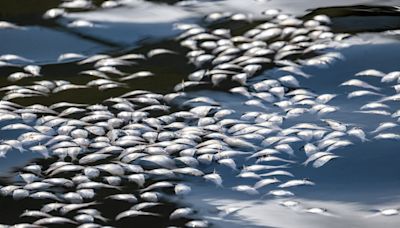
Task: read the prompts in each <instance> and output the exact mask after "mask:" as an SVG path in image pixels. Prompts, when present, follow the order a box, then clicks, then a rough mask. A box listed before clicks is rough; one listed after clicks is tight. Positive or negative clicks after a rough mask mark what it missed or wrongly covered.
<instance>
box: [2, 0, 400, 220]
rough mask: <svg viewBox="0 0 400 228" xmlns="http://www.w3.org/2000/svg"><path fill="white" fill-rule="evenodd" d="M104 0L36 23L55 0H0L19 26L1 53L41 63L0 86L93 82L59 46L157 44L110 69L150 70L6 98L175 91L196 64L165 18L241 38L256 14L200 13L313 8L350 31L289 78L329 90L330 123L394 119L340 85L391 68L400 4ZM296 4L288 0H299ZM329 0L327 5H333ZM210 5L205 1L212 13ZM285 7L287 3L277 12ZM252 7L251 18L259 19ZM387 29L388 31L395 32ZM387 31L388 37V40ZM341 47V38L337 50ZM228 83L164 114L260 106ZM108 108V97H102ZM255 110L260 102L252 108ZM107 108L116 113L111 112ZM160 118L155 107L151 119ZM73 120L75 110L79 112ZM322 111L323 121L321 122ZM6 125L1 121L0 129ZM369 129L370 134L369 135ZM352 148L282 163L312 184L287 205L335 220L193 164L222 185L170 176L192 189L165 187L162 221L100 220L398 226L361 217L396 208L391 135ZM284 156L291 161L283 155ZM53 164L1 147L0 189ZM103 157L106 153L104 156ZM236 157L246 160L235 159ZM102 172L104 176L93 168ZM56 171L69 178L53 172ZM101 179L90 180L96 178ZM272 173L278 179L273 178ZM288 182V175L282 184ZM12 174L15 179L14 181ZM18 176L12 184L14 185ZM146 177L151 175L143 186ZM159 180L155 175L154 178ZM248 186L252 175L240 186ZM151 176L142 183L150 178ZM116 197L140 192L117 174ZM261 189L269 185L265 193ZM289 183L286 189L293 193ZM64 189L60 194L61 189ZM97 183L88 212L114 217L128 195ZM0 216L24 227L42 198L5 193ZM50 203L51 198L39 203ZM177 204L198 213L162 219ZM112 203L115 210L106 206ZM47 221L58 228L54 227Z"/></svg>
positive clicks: (305, 14)
mask: <svg viewBox="0 0 400 228" xmlns="http://www.w3.org/2000/svg"><path fill="white" fill-rule="evenodd" d="M103 2H104V1H93V4H92V6H91V7H89V8H87V9H70V10H68V12H69V13H68V14H67V15H65V16H64V17H61V18H55V19H43V17H42V15H43V14H44V13H45V12H46V11H47V10H49V9H51V8H55V7H57V6H58V5H59V4H60V1H55V0H29V1H26V0H25V1H22V0H21V1H20V0H18V1H17V0H4V1H1V2H0V21H8V22H12V23H15V24H17V25H19V26H21V27H22V28H23V29H0V55H5V54H15V55H20V56H23V57H25V58H28V59H31V60H32V61H33V62H32V64H38V65H40V66H41V67H42V70H41V74H42V75H43V76H42V77H40V78H25V79H22V80H19V81H17V82H12V81H9V80H7V77H8V75H10V74H12V73H15V72H20V71H21V66H22V65H26V64H25V63H21V62H19V61H15V62H12V63H13V64H15V65H14V66H1V65H0V85H1V87H6V86H10V85H20V86H29V85H32V84H34V83H35V81H38V80H67V81H69V82H70V83H72V84H76V85H85V84H86V83H88V82H90V81H92V80H94V79H98V78H96V77H92V76H87V75H82V74H81V73H80V72H82V71H85V70H92V69H94V64H93V63H88V64H78V61H79V60H81V59H79V60H77V59H72V60H66V61H61V62H58V61H57V58H58V57H59V56H60V55H61V54H64V53H79V54H83V55H85V56H91V55H94V54H107V55H110V56H111V57H119V56H121V55H126V54H132V53H135V54H142V55H146V54H147V53H148V52H149V51H150V50H153V49H155V48H165V49H168V50H171V51H173V53H168V54H163V55H158V56H155V57H152V58H147V59H137V60H134V63H133V64H131V65H128V66H118V70H120V71H122V72H125V73H126V74H127V75H128V74H132V73H135V72H139V71H151V72H152V73H153V74H154V75H153V76H151V77H145V78H138V79H133V80H128V81H124V83H125V84H124V85H123V86H120V87H117V88H111V89H107V90H104V91H100V90H99V89H98V88H96V87H92V88H80V89H72V90H66V91H62V92H58V93H50V94H47V95H46V96H37V97H28V98H16V99H13V100H12V101H13V102H15V103H17V104H20V105H23V106H28V105H32V104H43V105H46V106H50V105H52V104H55V103H57V102H63V101H66V102H72V103H82V104H100V103H102V104H105V105H107V101H106V100H107V99H109V98H115V97H118V96H120V95H122V94H124V93H126V92H129V91H133V90H148V91H151V92H154V93H160V94H168V93H171V92H173V91H174V87H175V86H176V85H177V84H179V83H181V82H183V81H187V80H188V78H187V77H188V75H189V74H190V73H192V72H194V71H195V70H196V69H197V68H196V66H195V64H193V63H191V62H190V61H189V60H188V58H187V57H186V54H187V53H188V52H189V51H190V50H189V49H188V48H185V47H182V46H181V45H180V42H179V40H178V39H176V36H177V35H178V34H179V33H180V31H178V30H174V29H173V27H174V24H175V23H196V24H200V25H202V26H203V27H205V28H207V29H216V28H227V29H230V30H231V33H232V34H233V35H241V34H243V33H244V32H245V31H248V30H249V29H251V28H254V27H255V26H257V25H259V24H261V23H263V22H265V19H262V17H260V18H257V16H254V18H253V19H252V20H248V21H232V20H229V19H226V20H225V19H223V20H220V21H216V22H212V23H210V22H208V21H207V20H205V17H206V15H208V14H209V13H213V12H221V11H223V10H224V9H226V11H230V12H237V13H240V12H244V13H246V14H250V13H252V14H254V15H260V11H263V10H266V9H269V8H279V9H280V10H282V12H288V13H291V14H294V15H296V16H297V17H298V18H299V19H301V20H309V19H311V18H312V17H314V16H315V15H319V14H324V15H327V16H329V17H330V18H331V21H332V24H331V25H330V27H331V29H332V32H333V33H348V34H350V38H348V39H346V40H344V41H342V42H338V44H335V45H332V47H331V50H333V51H335V52H338V53H340V54H341V55H342V56H343V58H342V59H338V60H333V61H331V62H329V63H328V64H326V65H324V64H322V66H318V65H308V66H307V65H306V66H304V67H302V70H303V71H304V72H305V73H307V74H309V75H312V77H311V78H309V79H305V78H301V77H299V78H298V79H299V82H300V83H301V85H302V86H303V88H306V89H309V90H311V91H313V92H315V93H317V94H323V93H335V94H338V96H337V97H336V98H335V99H333V100H332V102H331V103H330V104H331V105H334V106H338V107H340V111H339V112H337V113H332V114H328V115H327V116H326V118H332V119H335V120H340V121H343V122H346V123H352V124H355V125H357V126H362V128H363V129H364V130H365V131H368V132H370V131H372V130H374V129H375V128H376V127H377V126H379V124H380V123H382V122H388V121H394V122H396V119H394V118H391V117H390V116H381V115H370V114H360V113H355V112H354V111H357V110H359V108H360V106H362V105H364V104H365V103H367V102H371V101H374V99H372V98H370V97H361V98H354V99H347V98H346V96H347V94H348V93H350V92H352V91H354V89H349V88H348V87H338V85H339V84H340V83H342V82H344V81H346V80H348V79H350V78H352V76H353V75H354V74H356V73H357V72H360V71H362V70H365V69H376V70H379V71H382V72H384V73H388V72H391V71H397V70H400V67H399V62H398V59H399V57H400V40H399V37H400V36H399V34H400V33H399V32H398V31H399V30H398V29H400V11H399V8H398V5H399V3H398V2H396V1H382V2H379V3H380V4H379V3H377V2H368V1H354V2H347V1H346V2H344V3H342V2H337V3H335V2H332V3H318V2H317V3H316V2H315V1H307V0H304V1H301V4H300V3H298V2H296V3H295V4H293V5H291V2H290V1H283V2H275V1H254V3H251V4H250V3H243V1H229V0H227V1H194V2H190V1H126V2H127V3H126V4H125V3H124V2H125V1H123V3H122V5H121V6H119V7H117V8H113V9H101V8H100V6H101V4H102V3H103ZM185 3H186V4H185ZM309 3H310V6H309V7H308V6H307V8H305V6H299V7H297V5H307V4H309ZM335 4H337V5H335ZM211 7H215V9H214V8H211ZM285 7H286V8H285ZM257 13H258V14H257ZM76 19H85V20H89V21H92V22H94V23H95V26H93V27H83V28H79V27H78V28H75V27H69V26H68V24H69V23H71V21H73V20H76ZM388 30H393V31H397V33H396V32H394V34H395V35H393V33H389V32H387V31H388ZM396 34H397V35H396ZM343 44H345V45H343ZM321 54H323V53H319V52H312V53H309V54H308V55H293V56H292V59H291V60H294V59H295V60H299V59H308V58H311V57H316V58H317V56H319V55H321ZM278 67H279V66H278V65H276V64H274V63H268V64H264V65H263V69H262V70H259V72H258V74H257V76H256V77H254V78H252V79H251V81H253V82H255V81H261V80H264V79H267V78H278V77H279V76H283V75H286V73H285V72H283V73H282V72H279V69H278ZM109 76H110V79H112V80H116V81H117V80H118V79H119V78H120V77H121V76H119V75H117V74H109ZM366 81H367V82H368V83H370V84H373V85H377V84H378V83H379V80H378V79H376V78H373V77H371V78H367V79H366ZM238 85H239V84H238V83H234V82H233V83H232V82H224V83H222V84H221V85H219V86H212V85H209V84H208V85H202V86H195V87H193V88H190V87H189V88H185V92H187V94H188V97H186V98H184V100H182V101H178V102H175V104H174V106H172V107H171V109H170V110H169V111H167V112H165V113H162V114H169V113H173V112H174V111H179V110H187V109H188V107H185V106H184V105H182V103H183V102H184V101H185V99H186V100H188V99H189V98H195V97H200V96H202V97H210V98H213V99H214V100H216V101H218V102H219V103H220V104H222V106H223V107H224V108H231V109H233V110H236V111H237V113H242V112H245V111H260V109H259V108H257V107H256V108H255V107H246V106H244V105H243V103H244V102H245V101H246V98H244V97H243V96H240V95H237V94H234V93H231V92H229V91H228V90H229V89H230V88H232V87H235V86H238ZM380 92H381V93H382V94H384V95H386V96H388V95H393V88H391V87H390V86H389V85H387V84H385V85H382V90H381V91H380ZM6 93H7V91H0V96H2V97H4V96H6ZM110 104H111V103H110ZM388 104H390V110H391V112H394V111H396V110H398V109H399V108H400V106H399V104H398V101H394V102H390V103H388ZM261 110H262V109H261ZM114 111H115V112H117V111H118V110H114ZM162 114H159V113H155V114H154V116H160V115H162ZM80 117H82V116H79V115H78V116H76V118H80ZM301 118H304V119H305V120H306V121H309V122H315V123H319V122H318V121H319V120H318V119H316V118H315V117H308V116H307V115H304V116H303V117H298V118H295V119H291V120H288V122H285V124H286V125H285V127H289V126H292V125H293V124H295V123H299V122H300V121H301V120H302V119H301ZM324 118H325V117H324ZM7 124H10V123H9V122H1V123H0V125H1V127H3V126H6V125H7ZM388 132H391V133H396V134H398V133H399V127H398V126H397V127H394V128H392V129H389V130H388ZM20 134H21V132H20V131H10V130H1V131H0V138H1V139H2V140H7V139H15V138H16V137H18V135H20ZM369 136H371V138H372V134H371V135H370V134H368V137H369ZM355 142H356V143H354V145H350V146H346V147H344V148H339V149H338V150H337V151H336V150H335V154H337V155H338V156H340V158H338V159H335V160H334V161H332V162H330V163H327V164H326V165H325V166H323V167H321V168H318V169H315V168H312V167H311V166H303V165H301V162H298V163H296V164H293V165H291V166H290V168H289V169H288V170H289V171H290V172H292V173H293V174H295V176H296V177H298V178H299V179H302V178H309V179H310V180H312V181H313V182H315V183H316V185H315V186H312V187H308V186H306V187H295V188H293V192H294V193H295V194H296V197H293V198H292V199H293V200H297V201H299V202H301V203H302V204H304V205H306V206H307V207H308V208H310V207H321V208H325V207H326V208H329V212H332V213H333V214H334V215H335V216H320V215H314V214H305V213H303V212H298V211H292V210H290V209H288V208H284V207H282V206H280V205H279V204H278V203H279V202H280V201H281V200H280V199H279V198H273V197H271V196H268V195H267V196H266V197H259V196H248V195H243V194H240V193H237V192H234V191H232V190H231V187H233V186H235V185H238V184H248V183H246V182H245V181H243V182H239V181H238V179H237V178H235V177H234V176H236V175H237V173H235V172H232V170H230V169H228V168H226V167H221V166H218V165H212V166H210V167H206V166H204V167H201V168H202V169H203V170H204V171H205V172H206V171H207V173H210V172H212V171H213V170H215V169H216V170H217V171H218V173H220V174H221V176H222V177H223V180H224V184H223V186H224V187H222V188H216V187H215V186H214V185H213V184H210V183H208V182H204V181H203V180H202V179H201V178H198V177H193V178H183V179H179V180H175V181H177V182H180V181H182V182H183V183H189V185H190V186H191V187H192V192H191V193H190V194H189V195H188V196H185V197H184V198H180V197H174V196H172V195H173V190H172V189H166V190H165V192H163V193H164V194H165V197H166V198H167V199H168V200H165V201H163V204H162V205H160V206H156V207H153V208H151V209H150V210H148V212H153V213H160V214H161V216H160V217H157V218H154V217H146V216H139V217H135V218H128V219H125V220H122V221H116V220H113V219H111V220H109V221H107V222H103V223H101V222H100V223H101V225H110V226H114V227H132V224H135V225H136V224H138V226H139V227H145V226H150V227H166V226H178V227H181V226H185V224H186V223H187V222H188V221H190V220H192V219H206V220H208V221H209V222H210V225H211V226H215V227H378V226H381V227H397V226H398V225H399V224H400V219H399V217H398V215H394V216H378V217H373V218H365V216H367V215H369V214H371V213H374V210H376V209H384V208H399V207H400V206H399V205H400V198H399V197H400V167H399V165H398V164H400V155H399V154H398V148H399V143H398V141H396V140H370V141H367V142H365V143H361V142H359V140H358V141H357V140H355ZM292 148H293V149H294V150H295V154H296V157H295V158H296V159H298V160H299V161H304V160H305V159H306V156H305V155H304V153H303V152H302V147H301V145H300V144H294V146H292ZM289 158H290V157H289ZM55 161H56V159H44V158H43V157H42V156H41V155H38V154H34V153H32V152H30V151H25V152H24V153H20V152H18V151H17V150H13V151H12V152H9V153H8V154H7V156H6V157H4V158H0V170H1V176H2V181H1V183H0V184H1V185H3V186H5V185H8V184H15V183H21V180H18V178H15V175H16V174H18V173H19V172H20V171H21V169H22V167H24V166H25V165H26V164H31V163H38V164H41V165H42V166H43V167H49V165H51V164H52V163H53V162H55ZM110 161H111V159H110ZM239 164H243V165H245V164H246V161H238V165H239ZM102 175H104V174H102ZM59 177H67V178H70V177H69V176H68V175H63V174H61V175H60V176H59ZM99 180H100V178H99ZM280 180H282V181H283V180H286V179H285V178H282V179H280ZM287 180H289V179H287ZM16 181H17V182H16ZM18 181H19V182H18ZM152 181H154V182H155V181H156V180H150V182H152ZM157 181H159V180H157ZM249 183H250V182H249ZM150 184H151V183H146V185H150ZM121 185H122V186H123V192H125V193H130V192H137V191H140V188H139V186H136V185H134V184H132V183H128V182H127V181H124V182H122V184H121ZM269 190H270V189H269ZM291 190H292V189H291ZM69 191H74V189H73V188H71V189H63V190H62V192H69ZM113 191H114V190H101V191H99V192H96V193H97V194H96V198H95V199H94V201H96V202H98V203H99V204H96V205H94V206H93V207H91V208H96V209H98V210H99V211H100V212H101V214H102V215H103V216H104V217H106V218H114V217H115V216H116V215H117V214H118V213H119V212H121V211H123V210H127V209H129V208H130V207H131V206H132V205H131V204H129V203H126V202H117V201H113V200H108V199H106V197H107V196H109V195H110V194H115V193H117V192H118V191H114V192H113ZM0 200H1V201H0V204H1V207H0V223H2V224H7V225H12V224H17V223H32V222H34V221H35V220H36V219H34V218H20V217H19V216H20V214H21V213H22V212H23V211H25V210H27V209H32V210H33V209H40V208H41V205H43V204H45V203H48V201H43V200H33V199H24V200H20V201H17V203H16V201H15V200H13V198H12V197H11V196H1V198H0ZM49 202H50V201H49ZM183 206H188V207H192V208H194V210H195V211H196V213H195V214H194V215H193V216H192V217H191V218H182V219H178V220H174V221H171V220H169V219H168V215H169V214H170V213H171V212H172V211H173V210H175V209H176V208H180V207H183ZM217 207H238V208H243V209H241V210H239V211H238V212H236V213H234V214H232V215H229V216H225V217H224V216H219V215H218V211H217V209H216V208H217ZM113 208H118V210H114V209H113ZM76 215H77V214H76V213H75V212H71V213H68V214H66V215H65V217H67V218H70V219H72V218H73V217H74V216H76ZM54 227H60V225H56V226H54Z"/></svg>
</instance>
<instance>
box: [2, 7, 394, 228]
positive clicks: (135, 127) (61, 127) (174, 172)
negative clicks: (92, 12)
mask: <svg viewBox="0 0 400 228" xmlns="http://www.w3.org/2000/svg"><path fill="white" fill-rule="evenodd" d="M115 4H118V2H116V1H106V2H104V3H103V5H102V6H103V7H114V6H116V5H115ZM60 6H61V7H63V8H75V7H79V8H85V7H88V8H90V7H93V6H92V5H91V3H90V1H86V0H74V1H65V2H63V3H62V4H61V5H60ZM63 12H64V11H63V10H61V9H57V10H56V9H53V10H50V11H48V12H47V13H46V16H47V17H56V16H60V15H62V13H63ZM264 16H265V21H264V22H263V23H260V24H258V25H257V26H256V27H254V28H251V29H249V30H247V31H245V32H244V33H243V34H242V35H236V36H233V35H232V34H231V31H230V30H229V29H225V28H219V29H212V30H210V29H207V28H203V27H200V26H198V25H193V24H179V25H177V28H178V29H181V30H183V33H182V34H181V35H180V36H179V37H177V40H178V41H179V42H180V44H181V45H182V46H183V47H186V48H188V49H189V51H188V53H187V57H188V59H189V61H190V62H191V63H193V64H194V65H195V66H196V67H197V70H196V71H195V72H193V73H191V74H190V75H189V76H188V80H186V81H183V82H182V83H180V84H178V85H177V86H176V87H175V92H173V93H169V94H157V93H152V92H150V91H144V90H133V91H130V92H128V93H125V94H123V95H120V96H117V97H112V98H109V99H106V100H104V101H103V102H102V103H101V104H80V103H68V102H59V103H55V104H52V105H50V106H44V105H39V104H34V105H30V106H22V105H20V104H17V103H15V102H12V101H11V100H13V99H16V98H25V97H31V96H51V94H53V93H58V92H60V91H65V90H70V89H84V88H88V87H97V88H98V89H99V90H101V91H104V90H107V89H111V88H116V87H126V86H127V84H126V83H125V82H126V81H129V80H135V79H137V78H142V77H150V76H153V75H154V74H153V73H152V72H150V71H139V72H135V73H132V74H131V73H126V72H122V71H120V70H119V69H118V67H119V66H127V65H131V64H134V63H135V60H139V59H140V60H144V59H147V58H152V57H154V56H156V55H165V54H177V53H176V52H174V51H172V50H167V49H154V50H151V51H150V52H148V53H147V55H141V54H126V55H122V56H117V57H113V56H110V55H105V54H99V55H94V56H89V57H88V56H84V55H81V54H76V53H66V54H64V55H62V56H60V58H59V60H60V61H64V60H73V59H78V61H77V64H78V65H86V64H91V66H93V69H90V70H85V71H82V72H81V74H82V76H84V75H86V76H91V77H96V79H95V80H91V81H90V82H88V83H87V84H86V85H77V84H73V83H71V82H69V81H66V80H40V81H35V82H34V83H33V84H32V85H11V86H6V87H3V88H1V89H0V90H1V91H6V94H5V96H4V97H3V98H2V100H1V101H0V113H1V116H0V121H1V124H2V125H4V126H3V127H2V128H1V130H2V131H13V132H17V133H19V135H18V137H17V138H15V139H9V140H3V141H2V142H1V144H0V156H1V157H6V156H7V154H8V153H15V152H16V151H20V152H21V153H23V152H24V153H25V151H30V152H33V153H38V154H41V155H42V156H43V157H44V158H43V159H42V160H40V161H38V162H36V163H30V164H28V165H27V166H25V167H23V168H21V169H20V171H19V174H18V175H19V176H18V178H16V180H15V182H14V183H10V184H8V185H5V186H2V187H1V188H0V193H1V197H6V198H7V197H8V198H12V199H13V200H15V201H23V200H27V199H33V200H38V201H39V202H44V203H43V204H42V205H41V206H40V207H39V208H33V209H32V208H29V209H28V210H26V211H25V212H23V213H22V214H21V215H20V216H21V218H25V219H28V220H27V221H29V222H27V223H21V224H16V226H17V227H42V226H51V225H59V224H70V225H72V226H79V227H104V226H107V225H111V224H119V223H118V222H120V221H124V220H129V221H135V219H140V218H143V217H150V218H151V219H154V220H158V219H164V220H165V219H167V220H168V221H169V222H168V223H167V224H168V225H170V227H175V226H186V227H208V226H209V225H210V224H209V223H208V222H207V221H206V220H204V219H203V218H201V217H200V216H198V215H196V212H195V210H194V209H192V208H191V207H190V205H181V203H180V202H178V203H176V201H177V200H178V199H180V198H181V197H182V196H184V195H187V194H190V191H191V187H190V182H191V181H203V182H204V183H207V182H210V183H213V184H215V185H216V186H217V187H221V188H230V189H232V190H233V191H237V192H240V193H243V194H248V195H260V196H263V197H278V198H286V197H289V198H290V197H293V196H294V195H295V192H294V191H293V190H292V189H295V188H296V187H300V186H313V185H315V184H316V183H314V182H313V181H312V180H308V179H307V177H303V176H296V174H295V173H292V172H290V167H291V166H292V165H295V164H301V163H302V164H304V165H309V164H310V165H311V166H312V167H314V168H320V167H322V166H324V165H326V164H328V163H329V162H330V161H333V160H335V159H338V158H339V156H338V155H337V154H335V151H336V150H338V149H340V148H343V147H347V146H350V145H352V144H354V143H355V142H358V141H361V142H364V141H367V140H373V139H396V140H398V139H400V135H399V134H397V133H394V132H390V129H393V128H395V127H397V126H398V124H397V123H396V122H397V121H396V120H394V121H393V122H385V123H382V124H381V125H380V126H378V127H377V128H376V129H375V130H373V131H372V132H366V131H365V130H364V129H363V128H361V127H360V126H355V125H354V124H351V123H343V122H341V121H338V120H335V119H334V118H327V117H326V116H327V115H330V114H332V113H335V112H337V111H339V110H340V107H336V106H333V105H330V104H329V103H330V101H331V100H332V99H334V98H335V97H336V96H337V95H336V94H317V93H315V92H313V91H311V90H309V89H305V88H303V87H302V86H301V84H300V80H299V78H303V79H307V78H309V77H311V75H308V74H306V73H305V72H303V71H302V70H301V67H302V66H304V65H306V66H326V65H329V64H330V63H332V62H333V61H336V60H338V59H342V58H343V57H342V56H341V54H340V53H337V52H328V51H326V50H328V48H329V44H330V42H332V41H341V40H342V39H344V38H346V37H348V36H349V35H348V34H334V33H332V32H331V31H330V28H329V24H330V19H329V18H328V17H327V16H325V15H318V16H315V17H314V18H313V19H311V20H308V21H302V20H300V19H297V18H295V17H293V16H290V15H285V14H282V13H280V12H279V11H277V10H267V11H265V12H264ZM227 17H228V19H229V20H235V21H246V20H247V19H248V18H247V17H246V15H241V14H234V15H225V14H221V15H217V14H212V15H210V16H209V17H207V18H206V20H207V21H208V22H214V23H215V22H220V20H228V19H227ZM0 25H1V26H3V27H5V26H6V25H4V23H3V24H0ZM7 26H8V27H10V26H11V24H9V25H7ZM323 50H324V51H325V52H322V51H323ZM13 60H18V61H20V62H21V61H22V62H26V64H24V65H23V66H21V71H20V72H16V73H13V74H11V75H9V77H8V79H9V80H10V81H12V82H18V81H19V80H20V79H23V78H27V77H42V76H41V67H40V66H36V65H32V64H31V62H30V61H29V60H26V59H23V57H20V56H15V55H3V56H0V61H1V62H0V66H5V65H7V64H12V63H11V62H12V61H13ZM272 67H276V70H275V71H274V72H268V73H265V72H264V73H263V71H264V70H266V69H268V68H272ZM355 76H356V78H357V79H351V80H348V81H346V82H343V83H342V84H341V85H338V86H346V87H356V88H361V90H355V91H352V92H350V93H349V94H348V98H349V99H355V98H359V97H364V96H368V97H373V98H376V97H378V99H374V100H372V101H370V102H368V103H366V104H363V106H362V107H361V108H360V110H357V111H356V112H361V113H363V114H372V115H386V116H391V117H393V118H394V119H396V118H398V117H399V116H400V115H399V111H395V112H393V113H391V112H389V111H388V110H390V106H389V105H387V104H386V103H388V102H395V101H398V100H399V95H398V92H400V87H399V84H397V83H400V73H399V71H395V72H390V73H387V74H385V73H382V72H380V71H377V70H373V69H369V70H365V71H362V72H359V73H357V74H356V75H355ZM364 76H365V77H373V78H374V79H376V78H377V79H379V80H378V81H377V82H376V84H375V85H372V84H370V83H368V82H366V81H363V80H361V79H358V78H361V77H364ZM378 83H380V84H378ZM382 83H384V84H385V85H386V84H388V83H392V84H393V86H392V85H391V86H392V87H393V88H394V92H395V94H394V95H389V96H388V95H386V94H382V93H380V92H381V88H382ZM199 85H200V86H208V85H210V86H209V87H208V88H213V89H214V90H218V89H219V88H226V86H227V85H228V87H229V89H230V90H229V91H230V92H231V94H233V95H234V96H237V97H240V99H241V102H242V103H241V104H239V105H244V106H246V110H247V111H245V112H242V111H240V110H235V109H234V108H230V107H227V106H226V105H225V104H223V103H220V102H218V101H217V100H216V99H213V98H212V97H209V96H198V97H193V96H191V93H190V92H188V90H190V89H191V88H197V87H198V86H199ZM370 136H371V137H370ZM303 158H305V159H303ZM302 159H303V160H302ZM43 161H52V162H50V163H46V162H43ZM223 169H225V170H226V169H227V170H231V171H230V172H228V173H229V176H228V174H226V173H225V174H222V172H219V170H223ZM224 175H226V176H224ZM232 176H234V177H232ZM188 177H190V178H188ZM225 178H236V179H237V181H235V182H234V183H236V184H235V185H230V184H226V183H225V182H224V181H223V180H224V179H225ZM110 202H123V204H122V205H123V206H121V207H120V208H113V210H114V211H113V213H111V214H107V215H105V214H104V213H103V212H102V208H104V207H105V206H107V205H109V204H110ZM173 203H175V204H173ZM163 205H169V208H168V209H165V208H164V209H163V210H161V209H160V207H161V208H163ZM171 205H174V206H172V209H171V208H170V207H171ZM282 205H283V206H285V207H288V208H299V207H301V205H300V203H299V202H297V201H294V200H291V199H289V200H284V201H282ZM178 206H181V207H178ZM155 208H156V209H155ZM160 211H161V212H162V213H160ZM302 211H304V212H306V213H311V214H317V215H325V216H334V214H332V213H331V212H330V211H329V210H328V209H325V208H318V207H311V208H303V209H302ZM166 212H168V214H167V213H166ZM398 213H399V211H398V209H382V210H381V211H379V212H378V213H377V214H374V215H373V216H375V215H385V216H389V215H397V214H398Z"/></svg>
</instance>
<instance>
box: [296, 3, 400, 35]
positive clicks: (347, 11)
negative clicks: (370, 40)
mask: <svg viewBox="0 0 400 228" xmlns="http://www.w3.org/2000/svg"><path fill="white" fill-rule="evenodd" d="M318 14H325V15H328V16H329V17H331V20H332V26H331V27H332V31H334V32H347V33H358V32H381V31H386V30H391V29H398V28H400V12H399V10H398V8H397V7H392V6H379V5H376V6H371V5H356V6H340V7H339V6H338V7H327V8H317V9H312V10H311V12H310V13H308V14H306V15H305V16H303V17H302V18H303V19H311V18H312V17H313V16H315V15H318Z"/></svg>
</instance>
